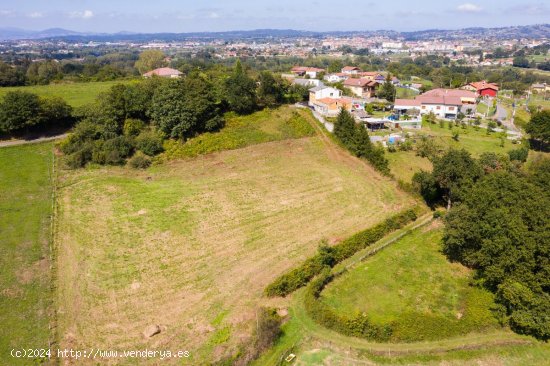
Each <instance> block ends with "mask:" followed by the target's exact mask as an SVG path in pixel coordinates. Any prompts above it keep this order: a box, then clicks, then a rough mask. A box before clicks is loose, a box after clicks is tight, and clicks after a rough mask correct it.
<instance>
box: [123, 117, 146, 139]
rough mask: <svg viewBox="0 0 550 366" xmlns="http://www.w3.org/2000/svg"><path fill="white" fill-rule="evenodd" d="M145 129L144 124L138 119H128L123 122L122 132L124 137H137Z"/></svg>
mask: <svg viewBox="0 0 550 366" xmlns="http://www.w3.org/2000/svg"><path fill="white" fill-rule="evenodd" d="M144 127H145V123H144V122H143V121H142V120H140V119H135V118H128V119H126V120H125V121H124V126H123V127H122V131H123V133H124V134H125V135H126V136H137V135H139V134H140V132H141V131H142V130H143V128H144Z"/></svg>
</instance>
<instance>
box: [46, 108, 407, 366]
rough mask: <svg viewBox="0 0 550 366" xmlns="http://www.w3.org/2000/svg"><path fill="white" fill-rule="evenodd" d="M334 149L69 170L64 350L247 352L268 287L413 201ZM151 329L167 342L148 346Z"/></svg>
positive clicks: (278, 149) (62, 260)
mask: <svg viewBox="0 0 550 366" xmlns="http://www.w3.org/2000/svg"><path fill="white" fill-rule="evenodd" d="M251 118H255V117H251ZM258 123H263V122H261V121H259V122H258ZM265 123H266V126H265V127H263V128H269V129H271V128H272V127H268V126H269V123H270V122H269V121H266V122H265ZM278 128H280V127H278ZM326 144H327V142H326V141H324V140H322V139H321V138H320V137H307V138H302V139H291V140H283V141H275V142H269V143H263V144H258V145H253V146H249V147H246V148H243V149H237V150H230V151H223V152H218V153H213V154H208V155H202V156H198V157H196V158H193V159H184V160H177V161H171V162H168V163H166V164H162V165H157V166H154V167H152V168H150V169H149V170H147V171H145V172H136V171H134V170H129V169H126V168H98V169H89V170H80V171H65V172H62V173H61V177H60V182H59V187H60V188H59V206H60V213H59V223H58V227H59V231H58V232H57V233H56V238H57V243H58V245H59V259H58V267H59V279H60V283H59V299H58V301H59V306H60V309H59V310H60V319H59V323H60V328H59V330H60V340H61V346H71V347H76V348H87V347H95V348H106V349H113V348H115V349H128V348H146V347H149V348H151V347H158V348H163V349H178V347H179V348H184V349H187V350H190V351H191V354H192V357H191V359H190V360H187V361H188V363H189V364H200V362H209V361H212V360H216V359H218V358H220V357H222V356H223V355H226V354H228V353H231V352H232V350H234V347H235V346H236V345H237V344H241V343H246V340H247V339H248V337H250V335H251V333H252V332H253V329H254V325H255V314H256V309H257V307H258V306H259V305H260V304H263V302H264V301H266V300H265V298H263V295H262V292H263V289H264V288H265V286H266V285H267V284H268V283H270V282H271V281H272V280H273V279H274V278H276V277H277V276H278V275H280V274H281V273H283V272H285V271H287V270H288V269H290V268H292V267H293V266H295V265H296V264H297V263H300V262H301V261H303V260H304V259H305V258H307V257H309V256H311V255H312V254H313V253H314V252H315V251H316V250H317V246H318V245H319V243H320V241H321V240H322V239H327V240H329V242H335V241H338V240H339V239H341V238H344V237H347V236H349V235H351V234H353V233H355V232H357V231H359V230H361V229H364V228H367V227H370V226H371V225H373V224H374V223H378V222H380V221H382V220H383V219H384V218H386V217H387V216H389V215H391V214H393V213H395V212H396V211H398V210H400V209H403V208H405V207H407V206H410V205H412V204H413V203H414V202H413V200H412V199H411V198H410V197H409V196H407V195H406V194H405V193H403V192H401V191H399V190H398V189H396V184H395V183H394V182H392V181H391V180H389V179H387V178H384V177H381V176H380V175H378V174H377V173H376V172H375V171H374V170H372V169H370V167H368V166H367V165H365V164H364V163H363V162H361V161H359V160H357V159H355V158H352V157H351V156H350V155H349V154H347V153H346V152H344V151H342V150H340V149H339V148H336V147H334V146H327V145H326ZM151 324H158V325H160V326H161V328H162V332H161V333H160V334H159V335H157V336H155V337H153V338H151V339H145V338H144V337H143V335H142V332H143V331H144V329H145V328H146V327H147V326H149V325H151ZM151 362H154V360H153V361H151Z"/></svg>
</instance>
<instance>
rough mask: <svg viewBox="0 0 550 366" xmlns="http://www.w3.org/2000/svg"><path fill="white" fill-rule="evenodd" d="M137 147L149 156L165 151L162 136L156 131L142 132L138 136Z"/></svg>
mask: <svg viewBox="0 0 550 366" xmlns="http://www.w3.org/2000/svg"><path fill="white" fill-rule="evenodd" d="M136 148H137V149H138V150H140V151H142V152H143V153H144V154H146V155H149V156H155V155H157V154H160V153H161V152H163V151H164V148H163V147H162V138H161V137H160V136H159V135H157V134H156V133H154V132H142V133H141V134H140V135H139V136H138V137H136Z"/></svg>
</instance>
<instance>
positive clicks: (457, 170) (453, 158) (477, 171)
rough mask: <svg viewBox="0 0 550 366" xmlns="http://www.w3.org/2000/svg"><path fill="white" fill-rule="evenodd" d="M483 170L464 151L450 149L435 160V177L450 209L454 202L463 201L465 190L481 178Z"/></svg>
mask: <svg viewBox="0 0 550 366" xmlns="http://www.w3.org/2000/svg"><path fill="white" fill-rule="evenodd" d="M481 173H482V172H481V168H480V167H479V165H478V163H477V162H476V161H475V160H474V159H473V158H472V157H471V155H470V153H469V152H468V151H466V150H464V149H462V150H454V149H450V150H449V151H448V152H447V153H446V154H444V155H443V156H442V157H440V158H437V159H435V160H434V168H433V173H432V174H433V177H434V179H435V181H436V182H437V184H438V185H439V187H440V188H441V189H442V190H443V192H444V193H443V195H444V198H445V199H446V201H447V209H450V208H451V206H452V203H453V201H457V200H461V198H462V195H463V192H464V190H465V189H467V188H468V187H470V186H471V185H472V184H473V183H475V181H476V180H477V179H479V177H480V176H481Z"/></svg>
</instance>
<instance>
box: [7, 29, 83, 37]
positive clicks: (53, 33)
mask: <svg viewBox="0 0 550 366" xmlns="http://www.w3.org/2000/svg"><path fill="white" fill-rule="evenodd" d="M79 34H80V35H82V34H83V33H79V32H74V31H71V30H67V29H62V28H51V29H45V30H42V31H32V30H26V29H20V28H12V27H8V28H0V39H2V40H15V39H41V38H58V37H66V36H74V35H79Z"/></svg>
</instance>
